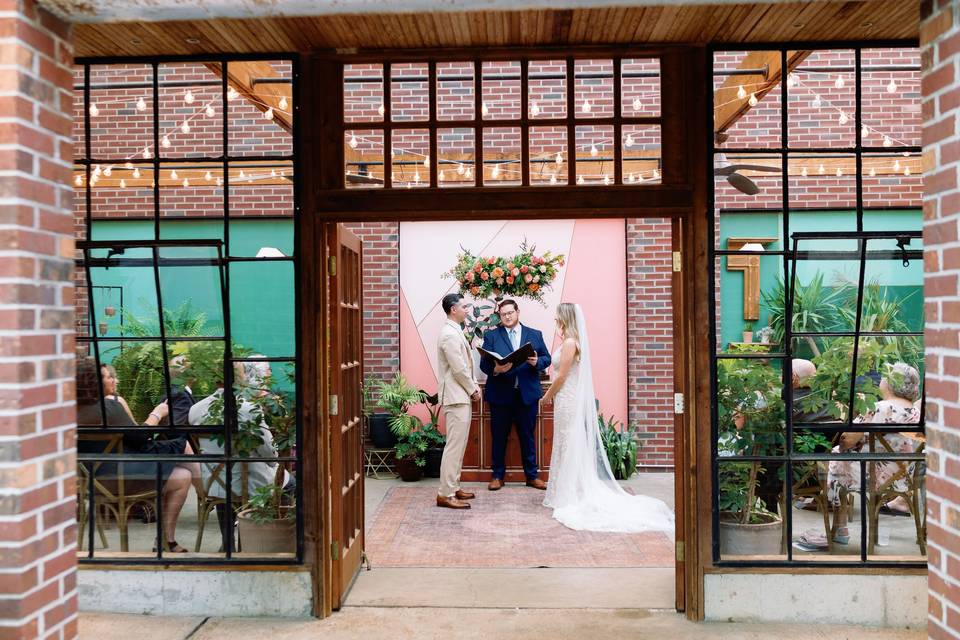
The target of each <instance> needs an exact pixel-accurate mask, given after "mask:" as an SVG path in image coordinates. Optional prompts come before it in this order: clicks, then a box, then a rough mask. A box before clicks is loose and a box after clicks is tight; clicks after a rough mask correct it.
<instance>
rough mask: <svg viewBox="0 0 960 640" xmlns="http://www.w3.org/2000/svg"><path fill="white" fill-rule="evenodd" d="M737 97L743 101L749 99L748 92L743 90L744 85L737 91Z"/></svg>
mask: <svg viewBox="0 0 960 640" xmlns="http://www.w3.org/2000/svg"><path fill="white" fill-rule="evenodd" d="M737 97H738V98H740V99H741V100H743V99H744V98H746V97H747V90H746V89H744V88H743V85H740V87H739V88H738V89H737Z"/></svg>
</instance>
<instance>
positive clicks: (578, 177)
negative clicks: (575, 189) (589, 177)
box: [577, 175, 584, 184]
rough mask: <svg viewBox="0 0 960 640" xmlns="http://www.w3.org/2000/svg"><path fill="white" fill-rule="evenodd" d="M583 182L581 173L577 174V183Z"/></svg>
mask: <svg viewBox="0 0 960 640" xmlns="http://www.w3.org/2000/svg"><path fill="white" fill-rule="evenodd" d="M583 183H584V179H583V176H582V175H581V176H577V184H583Z"/></svg>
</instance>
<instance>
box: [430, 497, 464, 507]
mask: <svg viewBox="0 0 960 640" xmlns="http://www.w3.org/2000/svg"><path fill="white" fill-rule="evenodd" d="M437 506H438V507H446V508H447V509H469V508H470V503H469V502H464V501H463V500H458V499H457V498H456V497H455V496H450V497H449V498H447V497H445V496H437Z"/></svg>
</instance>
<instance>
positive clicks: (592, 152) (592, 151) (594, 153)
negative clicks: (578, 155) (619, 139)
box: [590, 144, 600, 158]
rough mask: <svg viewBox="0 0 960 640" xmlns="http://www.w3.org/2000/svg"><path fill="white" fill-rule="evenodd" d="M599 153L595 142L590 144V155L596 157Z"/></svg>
mask: <svg viewBox="0 0 960 640" xmlns="http://www.w3.org/2000/svg"><path fill="white" fill-rule="evenodd" d="M599 154H600V151H599V149H597V145H595V144H592V145H590V155H591V156H593V157H594V158H596V157H597V156H598V155H599Z"/></svg>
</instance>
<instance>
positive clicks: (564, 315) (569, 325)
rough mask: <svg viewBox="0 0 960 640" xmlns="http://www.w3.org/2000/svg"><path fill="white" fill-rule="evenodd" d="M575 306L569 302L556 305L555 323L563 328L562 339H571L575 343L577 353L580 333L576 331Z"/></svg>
mask: <svg viewBox="0 0 960 640" xmlns="http://www.w3.org/2000/svg"><path fill="white" fill-rule="evenodd" d="M576 309H577V308H576V305H574V304H572V303H570V302H561V303H560V304H559V305H557V322H558V323H559V324H560V327H561V328H563V339H564V340H566V339H567V338H573V339H574V340H576V341H577V345H578V347H577V351H578V352H579V350H580V349H579V344H580V332H579V331H577V310H576Z"/></svg>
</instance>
